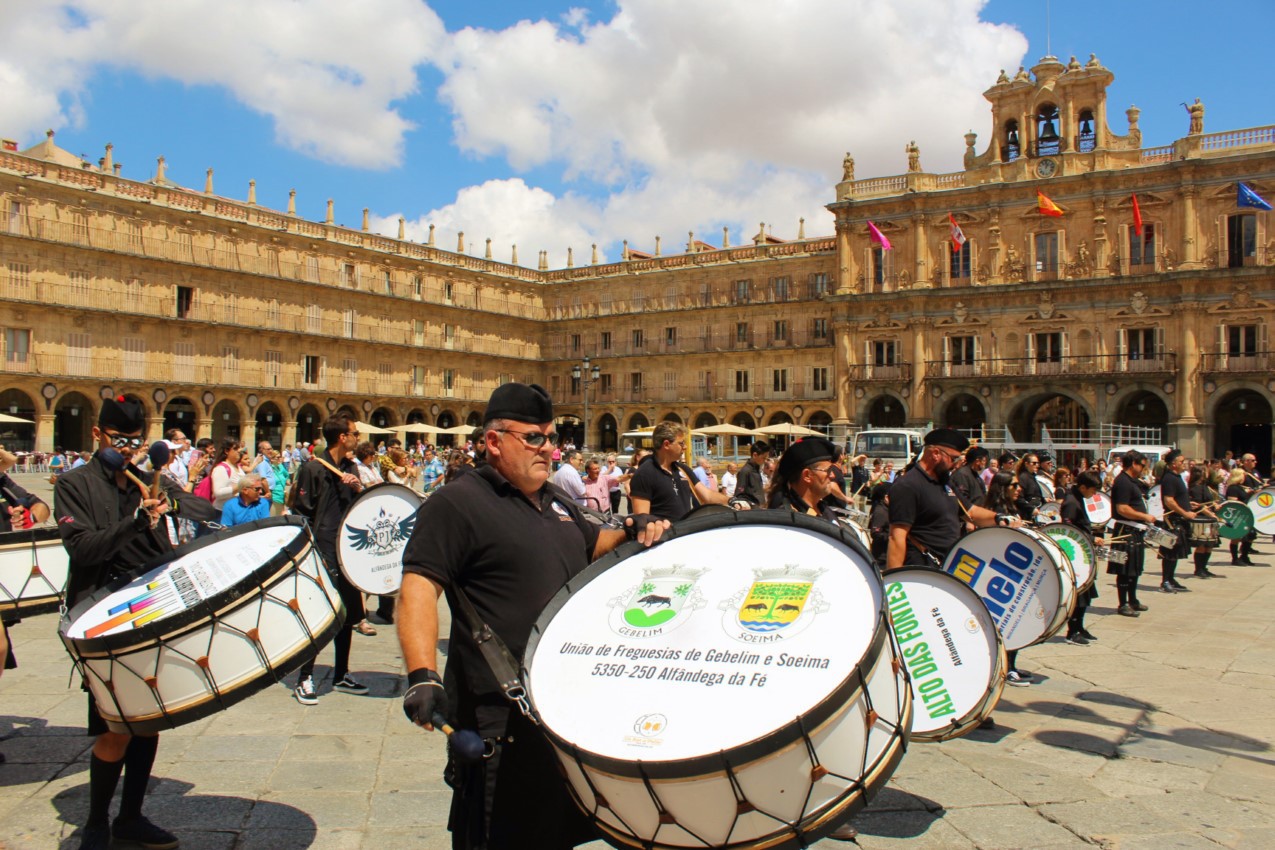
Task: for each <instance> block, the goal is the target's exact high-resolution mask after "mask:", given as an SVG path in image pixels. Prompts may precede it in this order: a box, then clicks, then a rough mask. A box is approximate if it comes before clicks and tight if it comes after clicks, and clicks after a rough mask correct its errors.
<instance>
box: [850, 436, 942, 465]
mask: <svg viewBox="0 0 1275 850" xmlns="http://www.w3.org/2000/svg"><path fill="white" fill-rule="evenodd" d="M923 437H924V434H922V432H921V431H918V430H916V429H913V428H874V429H872V430H869V431H860V432H859V433H857V434H855V435H854V440H853V442H852V443H851V450H850V453H849V454H850V457H852V458H855V457H858V456H859V455H867V456H868V465H869V466H870V465H871V464H872V462H873V461H874V460H878V459H879V460H880V461H881V462H882V463H885V462H887V461H894V468H895V469H896V470H898V471H900V472H901V471H902V470H903V467H904V466H906V465H907V463H908V462H909V461H910V460H912V458H914V457H916V456H917V455H918V454H919V453H920V451H921V439H922V438H923Z"/></svg>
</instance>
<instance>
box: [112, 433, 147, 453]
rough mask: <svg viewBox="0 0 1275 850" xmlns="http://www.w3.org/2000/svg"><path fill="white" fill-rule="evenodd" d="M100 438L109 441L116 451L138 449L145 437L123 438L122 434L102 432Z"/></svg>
mask: <svg viewBox="0 0 1275 850" xmlns="http://www.w3.org/2000/svg"><path fill="white" fill-rule="evenodd" d="M102 436H103V437H105V438H106V439H108V440H110V441H111V445H112V446H114V447H115V448H117V449H124V448H128V449H140V448H141V447H142V443H144V442H146V438H145V437H125V436H124V435H123V434H110V433H107V432H103V433H102Z"/></svg>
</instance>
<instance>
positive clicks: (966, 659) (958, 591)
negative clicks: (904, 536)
mask: <svg viewBox="0 0 1275 850" xmlns="http://www.w3.org/2000/svg"><path fill="white" fill-rule="evenodd" d="M885 598H886V605H887V606H888V607H889V609H890V619H891V627H892V628H893V630H894V638H895V640H896V641H897V642H898V644H899V649H900V651H901V652H902V654H903V660H904V661H903V663H904V665H905V666H906V667H907V670H908V677H909V683H910V686H911V688H912V740H913V741H921V742H930V741H947V740H951V739H952V738H959V737H961V736H962V735H965V734H966V733H968V732H970V731H972V730H974V729H977V728H978V724H979V723H980V722H982V721H983V720H984V719H985V718H987V717H988V716H990V715H991V713H992V710H993V709H994V708H995V707H996V703H997V702H998V701H999V700H1000V695H1001V691H1002V690H1003V689H1004V687H1005V674H1006V672H1007V668H1008V663H1007V661H1006V657H1005V646H1004V643H1003V641H1002V640H1001V636H1000V633H999V632H998V631H997V630H996V621H995V620H993V619H992V615H991V613H990V612H989V611H988V610H987V606H986V605H984V604H983V600H982V599H980V598H979V596H978V594H977V593H975V592H974V591H973V590H972V589H970V587H969V586H968V585H967V584H965V583H964V582H962V581H960V580H959V579H956V578H954V577H952V576H950V575H948V574H947V573H941V572H939V571H937V570H931V569H923V568H918V567H907V568H903V569H898V570H891V571H889V572H887V573H886V574H885Z"/></svg>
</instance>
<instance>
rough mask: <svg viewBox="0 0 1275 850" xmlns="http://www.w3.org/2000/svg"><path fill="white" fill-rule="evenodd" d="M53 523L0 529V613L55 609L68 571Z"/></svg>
mask: <svg viewBox="0 0 1275 850" xmlns="http://www.w3.org/2000/svg"><path fill="white" fill-rule="evenodd" d="M68 563H69V561H68V558H67V554H66V548H65V547H64V546H63V545H62V536H61V534H59V533H58V530H57V528H56V527H53V526H41V527H39V528H30V529H25V530H21V531H9V532H4V533H0V613H2V614H4V615H6V619H7V617H8V615H10V614H12V613H14V612H16V613H17V616H18V617H22V616H24V615H27V614H42V613H45V612H47V611H56V610H57V609H58V606H60V605H61V604H62V594H63V593H64V592H65V589H66V578H67V572H68V569H67V568H68Z"/></svg>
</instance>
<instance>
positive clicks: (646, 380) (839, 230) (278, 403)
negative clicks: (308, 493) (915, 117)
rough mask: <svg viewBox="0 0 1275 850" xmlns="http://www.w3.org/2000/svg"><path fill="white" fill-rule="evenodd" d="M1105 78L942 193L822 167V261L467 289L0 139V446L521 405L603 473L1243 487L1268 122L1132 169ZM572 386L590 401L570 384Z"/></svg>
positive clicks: (1274, 250)
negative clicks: (849, 443)
mask: <svg viewBox="0 0 1275 850" xmlns="http://www.w3.org/2000/svg"><path fill="white" fill-rule="evenodd" d="M1112 80H1113V76H1112V73H1111V72H1110V71H1109V70H1108V69H1106V68H1104V67H1103V66H1102V65H1101V64H1100V63H1099V62H1098V61H1097V59H1096V58H1091V59H1090V61H1089V62H1088V63H1085V64H1081V63H1080V62H1077V61H1076V60H1075V59H1072V60H1071V61H1070V62H1069V63H1067V64H1064V63H1061V62H1059V61H1058V60H1056V59H1054V58H1052V57H1046V58H1045V59H1043V60H1041V62H1040V63H1039V64H1037V65H1036V66H1035V67H1033V68H1032V69H1031V70H1030V72H1028V71H1027V70H1025V69H1019V71H1018V73H1017V74H1016V75H1014V76H1013V77H1012V78H1011V77H1009V76H1008V75H1005V74H1004V73H1002V74H1001V76H1000V78H999V79H998V80H997V81H996V83H995V84H994V85H993V86H992V87H991V88H990V89H989V90H988V91H987V92H986V97H987V99H988V101H989V102H990V103H991V107H992V109H991V118H992V121H991V133H990V139H989V140H988V141H987V143H986V144H985V146H984V147H983V149H982V150H981V152H980V150H979V146H978V136H977V135H976V134H974V133H972V132H971V133H969V134H967V135H966V136H965V144H966V150H965V158H964V168H963V170H962V171H959V172H956V173H952V174H933V173H929V172H926V171H924V170H923V167H922V164H921V152H920V150H919V149H918V148H917V146H916V145H915V143H910V144H908V145H907V147H906V151H905V152H906V158H907V171H906V172H905V173H903V174H901V175H899V176H890V177H873V178H869V179H863V180H858V179H855V176H854V162H853V159H852V157H850V155H848V154H847V156H846V160H845V162H844V164H843V172H844V173H843V179H842V181H841V182H839V183H838V184H837V185H836V186H835V195H834V194H833V188H832V187H830V193H829V194H830V197H832V198H834V199H833V200H832V201H831V202H830V203H829V205H828V209H829V210H830V211H831V213H832V214H833V216H834V217H835V223H836V225H835V236H833V237H820V238H809V239H808V238H806V237H805V234H804V224H803V226H802V227H800V228H799V229H798V232H797V234H796V238H795V239H792V240H783V239H779V238H776V237H775V236H773V235H771V234H770V233H769V231H768V229H767V228H766V227H765V226H764V225H763V226H762V227H761V228H760V230H759V231H758V233H757V234H756V235H755V236H753V237H751V238H745V239H743V240H741V241H742V244H740V245H736V246H731V245H730V241H729V234H728V233H723V235H722V245H721V246H720V247H718V246H713V245H709V244H706V243H705V242H703V241H700V240H698V239H696V238H695V236H694V235H693V234H692V235H690V236H689V238H688V240H687V242H686V243H685V246H684V247H682V246H679V248H678V250H677V251H675V252H673V253H669V254H663V253H662V252H661V250H660V248H659V243H658V241H657V244H656V247H655V250H654V252H653V253H642V252H638V251H633V250H630V249H629V248H628V246H627V245H626V246H625V249H624V254H623V256H622V258H621V259H620V261H618V262H615V263H609V264H603V265H599V264H598V263H597V262H596V252H595V259H594V261H593V262H591V263H589V264H587V265H580V266H575V265H574V264H571V263H569V264H568V267H567V268H564V269H556V270H550V269H548V268H547V264H546V263H545V261H544V255H543V253H542V255H541V261H540V263H539V268H536V269H531V268H527V267H524V266H522V265H519V264H518V262H517V259H516V256H515V257H514V258H513V259H512V260H511V262H509V263H503V262H498V261H496V260H495V259H493V258H492V257H491V248H490V242H488V244H487V248H486V252H485V253H486V256H484V257H482V258H479V257H475V256H472V255H470V254H468V253H466V251H465V246H464V244H463V239H464V237H463V235H462V236H461V237H460V238H459V241H458V244H457V246H456V250H454V251H449V250H444V249H443V248H441V247H440V246H438V245H436V244H435V242H434V239H433V236H432V234H431V237H430V239H429V241H428V242H427V243H426V244H419V243H415V242H410V241H407V240H405V239H404V238H403V233H402V226H401V225H400V233H399V237H398V238H388V237H385V236H382V235H378V234H374V233H371V232H369V230H368V227H367V211H366V210H365V211H364V213H363V226H362V227H361V228H349V227H344V226H340V225H338V224H337V223H336V221H335V212H334V205H333V203H332V202H331V201H329V203H328V213H327V216H326V220H325V221H324V222H321V223H320V222H310V221H306V220H303V219H301V218H299V217H297V216H296V214H295V205H294V203H292V202H290V204H289V209H288V210H286V211H283V212H280V211H275V210H269V209H266V208H264V207H261V206H258V205H257V204H256V199H255V187H252V186H250V187H249V192H248V197H247V200H246V201H239V200H233V199H231V198H228V197H223V196H220V195H218V194H216V193H215V191H214V189H213V176H212V172H211V171H210V172H209V174H208V178H207V182H206V184H205V187H204V190H203V191H202V192H200V191H195V190H192V189H187V188H182V187H180V186H177V185H176V184H174V183H173V182H172V181H170V180H169V179H168V178H167V176H166V174H165V169H164V163H163V160H162V158H161V160H160V162H159V166H158V168H157V171H156V173H155V175H154V177H153V178H152V179H150V180H147V181H133V180H128V179H125V178H123V177H122V176H120V171H119V169H118V168H117V167H116V164H115V163H114V162H113V161H112V158H113V151H111V149H110V147H109V146H108V148H107V152H106V156H105V157H103V158H102V160H100V161H99V162H98V163H97V164H96V165H94V164H91V163H87V162H84V161H82V159H81V158H80V157H77V156H73V155H70V154H68V153H67V152H66V151H63V150H61V149H60V148H58V147H57V146H56V145H55V144H54V142H53V137H52V134H50V136H49V138H48V139H46V140H45V141H44V142H42V143H40V144H38V145H36V146H34V147H32V148H29V149H27V150H25V151H21V152H19V151H18V150H17V148H18V145H17V144H15V143H11V142H6V143H5V145H4V147H5V150H3V151H0V215H3V218H2V219H0V253H3V259H2V260H0V326H3V328H4V334H5V337H4V344H5V360H4V365H5V372H6V374H5V375H4V384H3V386H0V412H7V413H10V414H12V415H15V416H18V417H20V418H25V419H29V420H32V421H33V422H35V423H36V424H35V425H34V426H22V425H8V426H3V427H5V428H8V429H10V430H8V431H6V432H4V433H3V434H0V442H5V443H7V444H9V445H10V447H11V448H13V447H16V448H28V449H30V448H35V449H40V450H47V449H50V448H52V447H53V446H54V445H55V444H58V445H63V446H65V447H67V448H81V447H86V446H87V442H88V428H89V426H90V425H91V423H92V422H93V421H94V417H95V415H96V410H97V406H98V404H99V403H100V399H101V397H102V396H103V395H106V394H126V395H130V396H133V397H135V398H137V399H138V400H140V401H141V402H142V403H143V404H144V405H145V406H146V409H147V410H148V412H149V414H150V419H151V426H152V427H151V436H152V437H157V436H158V434H159V432H160V430H161V429H166V428H170V427H182V428H183V429H184V430H186V431H187V432H188V433H190V434H192V435H195V436H212V437H214V438H216V437H219V436H221V435H223V434H234V435H238V436H241V437H242V438H244V439H246V440H250V441H255V440H258V439H270V440H271V441H272V442H274V443H276V444H281V443H291V442H293V441H296V440H312V439H314V438H316V437H317V436H318V429H319V426H320V424H321V422H322V419H323V418H324V417H325V416H326V415H327V414H328V413H330V412H332V411H335V410H338V409H346V410H348V411H349V412H351V413H353V414H354V415H355V416H357V417H358V418H359V419H362V420H365V421H370V422H372V423H373V424H377V425H397V424H403V423H406V422H414V421H423V422H428V423H430V424H437V425H440V426H443V427H447V426H451V425H458V424H477V420H478V418H479V417H480V416H481V411H482V407H483V405H484V403H485V401H486V398H487V396H488V394H489V393H490V392H491V390H492V389H493V388H494V387H495V386H497V385H498V384H499V383H501V382H503V381H507V380H524V381H536V382H539V383H541V384H543V385H545V386H546V387H548V388H549V389H550V391H551V392H552V394H553V396H554V398H555V399H556V400H557V402H558V407H559V411H560V413H561V414H562V417H563V422H562V423H561V424H560V430H562V431H563V432H564V433H570V434H572V435H573V436H574V438H575V439H576V442H577V443H579V442H580V441H581V440H582V439H585V438H586V437H587V444H588V445H589V446H591V447H600V448H613V447H618V446H619V445H621V444H622V442H623V440H622V438H621V436H620V435H621V434H622V432H624V431H626V430H630V429H634V428H638V427H642V426H644V425H649V424H654V423H655V422H657V421H659V420H662V419H666V418H676V419H678V420H680V421H682V422H684V423H686V424H687V425H691V426H694V427H703V426H706V425H713V424H718V423H732V424H738V425H742V426H744V427H756V426H761V425H767V424H774V423H778V422H785V421H788V422H795V423H799V424H803V425H811V426H814V427H817V428H822V429H827V430H829V431H831V432H832V433H834V434H836V435H840V434H843V433H846V432H848V431H850V430H852V429H855V428H864V427H870V426H877V427H881V426H915V427H921V426H924V425H926V424H929V423H935V424H948V425H953V426H956V427H961V428H965V429H969V430H970V431H971V432H972V433H978V434H982V435H984V436H985V437H986V438H988V439H989V440H991V441H996V440H1000V439H1002V438H1004V437H1008V438H1010V439H1012V440H1015V441H1017V442H1022V443H1040V442H1046V443H1049V442H1052V444H1054V445H1056V446H1058V447H1060V448H1066V447H1067V446H1069V445H1070V446H1076V447H1080V446H1084V447H1088V446H1092V445H1095V444H1097V443H1098V442H1101V441H1102V440H1103V439H1104V435H1106V434H1108V433H1110V429H1111V426H1115V425H1133V426H1146V427H1148V428H1156V429H1159V430H1158V433H1159V435H1160V437H1161V438H1162V439H1165V440H1167V441H1169V442H1172V443H1175V444H1178V445H1181V446H1183V447H1184V448H1185V449H1187V451H1188V452H1189V453H1190V454H1192V455H1212V454H1218V453H1220V452H1221V451H1222V450H1224V449H1226V448H1240V449H1250V450H1255V451H1257V452H1258V454H1259V457H1261V458H1262V459H1263V462H1269V459H1270V450H1271V421H1272V400H1273V399H1275V374H1272V371H1271V365H1272V357H1271V355H1270V345H1269V342H1268V327H1269V324H1270V322H1271V321H1272V320H1275V239H1271V238H1270V237H1269V236H1268V233H1270V227H1269V224H1270V216H1271V215H1272V213H1270V212H1266V211H1262V210H1260V209H1257V208H1253V207H1248V206H1240V205H1239V203H1238V199H1239V194H1238V193H1239V186H1240V185H1241V184H1242V185H1244V186H1246V187H1247V188H1249V189H1250V190H1252V191H1253V192H1255V193H1257V195H1259V196H1261V197H1264V198H1268V199H1269V198H1271V197H1273V196H1275V127H1262V128H1256V129H1250V130H1240V131H1233V132H1225V133H1212V134H1206V133H1205V132H1204V131H1203V111H1204V108H1203V106H1202V105H1201V104H1199V103H1198V102H1197V103H1196V104H1193V105H1192V106H1190V107H1189V108H1188V112H1189V114H1188V115H1184V124H1186V125H1187V134H1186V135H1185V136H1184V137H1183V138H1181V139H1179V140H1178V141H1176V142H1174V143H1173V144H1172V145H1168V146H1164V147H1157V148H1144V147H1143V146H1142V140H1141V133H1140V131H1139V129H1138V118H1139V114H1138V110H1137V109H1136V108H1130V109H1128V110H1127V111H1126V113H1125V119H1126V121H1127V129H1126V130H1125V132H1124V133H1117V132H1116V131H1115V129H1114V128H1113V127H1112V126H1111V124H1110V123H1109V119H1108V109H1107V101H1106V90H1107V87H1108V86H1109V85H1110V83H1111V82H1112ZM1037 193H1041V194H1043V195H1044V196H1046V197H1047V198H1048V199H1049V201H1051V202H1052V203H1053V204H1055V205H1057V207H1059V208H1061V211H1062V215H1061V216H1053V215H1046V214H1043V213H1042V212H1041V204H1042V203H1043V202H1041V201H1040V200H1039V198H1038V194H1037ZM294 194H295V193H294ZM1135 197H1136V204H1137V211H1138V214H1139V215H1140V217H1141V221H1142V226H1141V228H1135V210H1134V207H1135V200H1134V199H1135ZM1138 229H1140V230H1141V232H1140V233H1139V232H1136V231H1137V230H1138ZM957 231H959V233H960V235H961V237H962V238H963V240H964V241H963V242H961V241H959V240H958V239H956V238H954V237H955V236H956V234H957ZM887 243H888V246H889V247H886V244H887ZM585 357H588V358H589V363H590V366H591V367H596V379H595V378H594V376H593V374H592V373H591V370H590V369H589V368H586V369H585V370H584V371H583V372H581V373H579V376H578V377H573V367H579V366H581V365H582V363H583V360H584V358H585ZM577 371H578V370H577ZM586 402H587V417H586ZM586 418H587V421H585V420H586ZM1148 433H1153V432H1148ZM1108 442H1109V441H1108Z"/></svg>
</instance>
